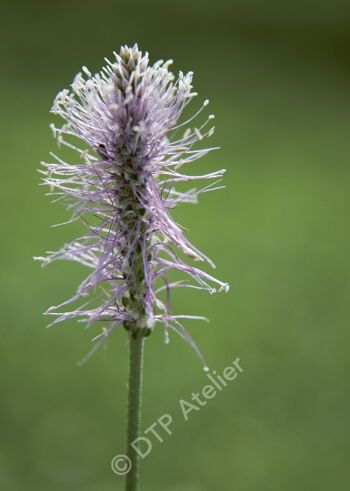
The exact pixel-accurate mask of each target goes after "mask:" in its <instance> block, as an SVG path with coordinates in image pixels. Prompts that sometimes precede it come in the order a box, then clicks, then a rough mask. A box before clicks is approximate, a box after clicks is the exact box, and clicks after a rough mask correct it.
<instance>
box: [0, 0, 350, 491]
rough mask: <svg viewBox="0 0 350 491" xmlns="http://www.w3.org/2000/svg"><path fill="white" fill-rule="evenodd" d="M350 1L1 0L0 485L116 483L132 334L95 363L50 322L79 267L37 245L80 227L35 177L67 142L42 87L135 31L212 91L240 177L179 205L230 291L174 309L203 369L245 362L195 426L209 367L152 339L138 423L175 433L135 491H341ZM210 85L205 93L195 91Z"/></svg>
mask: <svg viewBox="0 0 350 491" xmlns="http://www.w3.org/2000/svg"><path fill="white" fill-rule="evenodd" d="M348 5H349V4H348V2H345V1H344V2H341V1H339V0H335V1H333V2H330V1H329V2H320V1H312V0H305V1H304V2H303V3H301V2H300V4H299V7H298V6H297V5H295V6H291V5H290V4H289V3H287V2H273V1H270V0H267V1H265V2H259V1H258V0H252V1H243V0H241V1H239V0H232V1H230V0H216V1H215V2H214V1H201V2H199V1H192V0H187V1H185V0H178V1H176V2H164V1H163V2H162V1H160V0H158V1H149V2H147V1H143V2H138V1H133V2H121V1H113V2H112V1H105V0H101V1H97V0H95V1H92V0H85V1H78V0H75V1H70V2H68V1H65V0H63V1H61V2H47V1H46V2H44V1H42V2H39V1H32V0H29V1H22V2H19V1H16V0H14V1H11V2H7V3H6V2H5V3H4V2H3V3H2V7H1V24H2V25H1V30H0V31H1V33H0V36H1V43H0V45H1V50H2V54H1V79H0V84H1V123H0V124H1V137H2V153H1V158H2V168H1V184H0V186H1V193H0V199H1V213H2V219H1V222H2V233H1V242H0V250H1V261H2V265H1V279H2V281H1V311H2V322H1V338H0V389H1V401H0V424H1V433H0V489H1V490H4V491H5V490H6V491H7V490H9V491H16V490H21V491H22V490H26V491H31V490H45V491H46V490H50V491H62V490H65V491H73V490H74V491H75V490H84V491H96V490H98V491H112V490H122V489H123V480H122V478H120V477H118V476H115V475H114V474H113V473H112V472H111V470H110V460H111V458H112V456H113V455H115V454H118V453H121V452H123V450H124V433H125V398H126V376H127V343H126V337H125V335H124V333H123V332H122V331H120V332H116V333H115V335H114V336H112V338H111V340H110V342H109V344H108V346H107V348H106V349H102V350H101V351H99V352H98V353H97V354H96V355H95V356H93V357H92V358H91V359H90V360H89V361H88V362H87V363H86V364H85V365H83V367H81V368H78V367H77V362H78V361H79V360H80V359H81V358H82V357H83V356H84V355H85V354H86V352H87V351H88V350H89V347H90V339H91V337H92V335H93V333H92V332H89V331H84V330H82V328H81V326H80V325H77V324H76V323H74V322H67V323H65V324H61V325H60V326H59V327H57V328H55V329H52V330H46V329H44V326H45V323H46V320H47V319H45V318H44V317H43V316H42V314H41V313H42V312H43V311H44V310H45V309H46V308H47V307H48V306H50V305H53V304H57V303H59V302H60V301H62V300H63V299H65V298H66V297H67V296H69V295H70V294H71V293H73V291H74V288H75V286H76V285H77V283H78V282H79V281H80V280H81V279H82V278H83V277H84V274H85V273H86V271H85V270H84V269H83V268H80V267H78V266H75V265H72V264H63V263H56V264H54V265H52V266H51V267H49V268H47V269H43V270H42V269H41V268H40V267H39V265H38V263H34V262H33V261H32V259H31V258H32V256H34V255H41V254H42V253H43V252H44V251H45V250H50V249H51V250H53V249H55V248H57V247H59V245H60V244H62V243H63V242H65V241H68V240H70V239H71V238H73V237H74V227H66V228H58V229H52V228H50V225H51V224H53V223H57V222H59V221H62V219H64V217H65V216H66V215H65V213H64V211H63V209H62V208H61V207H60V206H59V205H51V204H49V199H48V198H47V197H45V196H44V192H45V190H44V188H42V187H39V186H38V183H39V175H38V174H37V172H36V169H37V168H38V162H39V161H40V160H47V159H49V156H48V152H49V151H50V150H55V142H54V140H53V139H52V137H51V133H50V130H49V128H48V125H49V123H50V122H52V118H51V116H50V115H49V109H50V106H51V102H52V100H53V98H54V96H55V94H56V93H57V91H58V90H60V89H62V88H64V87H66V86H68V85H69V83H70V82H71V81H72V79H73V77H74V75H75V74H76V72H78V71H79V69H80V67H81V66H82V65H87V66H88V67H89V68H90V69H92V71H95V70H97V69H99V67H100V66H101V64H102V62H103V57H104V56H107V57H110V56H111V53H112V51H113V50H115V49H118V47H119V46H120V45H121V44H124V43H134V42H135V41H137V42H138V43H139V45H140V47H141V48H142V49H144V50H147V51H149V52H150V54H151V58H152V60H154V61H155V60H157V59H158V58H173V59H174V60H175V65H174V69H175V70H184V71H187V70H193V71H194V72H195V89H196V90H197V91H198V92H199V93H200V97H202V98H203V99H204V98H207V97H208V98H209V99H210V100H211V105H210V112H213V113H215V114H216V118H217V119H216V125H217V132H216V135H215V136H214V139H213V140H212V142H213V143H214V144H217V145H220V146H221V147H222V150H221V151H220V152H216V153H215V154H214V153H213V154H211V155H210V156H208V157H206V158H205V159H204V160H203V161H202V162H201V163H197V164H196V165H197V166H198V165H200V166H201V168H202V169H203V170H207V169H208V170H209V169H210V170H212V169H216V168H220V167H226V168H227V169H228V172H227V174H226V176H225V184H226V186H227V189H226V190H224V191H218V192H216V193H209V194H207V195H203V197H202V199H201V202H200V204H199V205H198V206H196V207H193V206H191V205H185V206H183V208H182V209H179V210H177V212H176V214H175V215H176V219H177V220H178V221H179V222H181V223H183V224H184V225H185V226H187V227H188V228H189V229H190V232H189V237H190V238H191V239H193V241H194V242H195V243H196V244H197V245H198V246H199V247H200V248H201V249H202V250H203V251H204V252H205V253H207V254H208V255H209V256H210V257H212V258H213V259H214V261H215V262H216V264H217V275H218V276H219V277H221V278H223V279H225V280H227V281H229V282H230V284H231V290H230V293H229V294H227V295H225V294H221V295H217V296H205V294H204V293H198V292H193V293H191V292H190V294H188V295H185V294H182V293H181V292H179V293H178V294H177V295H175V296H174V310H176V311H178V312H187V313H194V314H196V313H198V314H203V315H207V316H208V317H210V319H211V324H209V325H206V324H201V323H197V324H195V323H190V322H188V323H187V324H186V327H188V328H189V330H190V332H191V333H192V334H193V336H194V337H195V339H196V340H197V342H198V344H199V345H200V347H201V349H202V351H203V353H204V354H205V357H206V359H207V361H208V363H209V365H210V367H211V368H212V369H215V370H217V371H218V372H219V371H221V370H223V369H224V368H225V367H226V366H227V365H229V364H230V363H231V362H232V360H233V359H234V358H236V357H239V358H240V359H241V364H242V366H243V368H244V373H243V374H242V375H241V376H240V377H239V378H238V379H237V380H236V381H234V382H233V383H232V384H231V385H230V386H229V387H228V388H227V389H225V391H222V392H221V393H220V394H218V395H217V397H216V398H215V399H213V400H212V401H210V403H208V405H207V406H206V407H204V408H203V409H202V410H201V411H200V412H198V413H195V414H194V413H192V414H191V418H190V421H188V422H187V423H185V422H184V421H183V419H181V415H180V412H179V402H178V401H179V399H181V398H182V399H187V400H189V399H190V394H191V392H193V391H198V390H200V389H201V388H202V387H203V385H204V384H205V380H206V377H205V375H204V374H203V372H202V370H201V365H200V363H199V361H198V359H197V358H196V356H195V354H194V353H193V352H192V351H191V349H190V348H189V347H188V346H187V345H186V344H184V343H183V342H182V341H181V340H179V339H176V338H174V336H172V339H171V343H170V345H168V346H165V345H164V344H163V337H162V333H161V332H160V331H159V332H155V333H154V335H152V337H151V338H150V339H149V340H148V342H147V346H146V356H145V374H144V378H145V383H144V418H143V421H144V427H147V426H148V425H150V424H151V423H153V422H154V421H155V420H156V419H157V418H158V417H159V416H161V415H162V414H163V413H170V414H171V415H172V416H173V418H174V424H173V426H172V431H173V434H172V436H171V437H169V438H168V439H166V441H165V442H164V443H163V444H160V443H157V442H154V450H153V452H152V453H151V455H150V456H149V457H148V458H147V459H146V460H145V461H144V462H143V464H142V476H143V484H142V491H253V490H254V491H256V490H259V491H280V490H282V489H283V490H284V491H295V490H300V491H313V490H317V491H329V490H330V489H336V490H337V491H343V490H344V491H345V490H348V489H349V488H350V470H349V450H350V448H349V447H350V445H349V437H350V434H349V433H350V432H349V429H350V428H349V418H348V413H349V393H348V390H349V389H348V386H349V383H348V377H349V368H350V359H349V337H350V336H349V329H348V328H349V304H350V302H349V292H350V289H349V280H350V277H349V276H350V275H349V272H350V269H349V253H348V251H349V245H350V244H349V242H350V240H349V239H350V235H349V227H348V215H349V204H350V203H349V201H350V200H349V177H350V169H349V152H350V142H349V136H348V135H349V130H350V91H349V75H350V64H349V51H350V32H349V28H350V11H349V8H348V7H347V6H348ZM196 104H199V101H196V103H194V108H195V107H197V106H196Z"/></svg>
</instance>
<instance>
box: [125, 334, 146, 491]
mask: <svg viewBox="0 0 350 491" xmlns="http://www.w3.org/2000/svg"><path fill="white" fill-rule="evenodd" d="M143 343H144V337H143V333H142V329H138V330H137V331H136V332H135V334H133V335H130V358H129V396H128V427H127V448H126V454H127V456H128V457H129V459H130V462H131V469H130V471H129V473H128V474H127V475H126V482H125V490H126V491H138V489H139V467H140V457H139V455H138V454H137V452H136V451H135V449H134V448H133V447H132V445H131V444H132V443H133V442H134V441H135V440H136V438H137V437H138V436H139V433H140V425H141V392H142V363H143Z"/></svg>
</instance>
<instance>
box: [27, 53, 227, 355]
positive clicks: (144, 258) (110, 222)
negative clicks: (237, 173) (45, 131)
mask: <svg viewBox="0 0 350 491" xmlns="http://www.w3.org/2000/svg"><path fill="white" fill-rule="evenodd" d="M114 56H115V59H114V60H113V61H109V60H106V66H104V67H103V69H102V70H101V72H99V73H97V74H96V75H94V76H92V74H91V73H90V71H89V70H88V69H87V68H86V67H83V69H82V73H79V74H78V75H77V76H76V77H75V79H74V82H73V83H72V86H71V87H72V89H71V90H63V91H62V92H60V93H59V94H58V95H57V97H56V99H55V102H54V104H53V108H52V112H53V113H54V114H56V115H59V116H61V117H62V118H63V119H64V120H65V124H64V125H63V126H62V127H61V128H56V127H54V126H52V129H53V132H54V135H55V136H56V138H57V140H58V142H59V143H61V144H63V145H65V146H67V147H69V148H71V149H73V150H75V151H76V152H77V161H76V162H74V163H67V162H65V161H63V160H62V159H61V158H60V157H58V156H56V155H55V154H51V155H52V156H53V159H54V162H51V163H43V166H44V167H45V170H44V171H42V173H43V174H44V178H43V182H44V183H45V184H47V185H48V186H49V187H50V189H51V193H49V194H51V195H55V196H57V197H58V198H59V199H61V200H64V202H65V203H66V205H67V207H68V209H69V210H70V212H71V213H72V215H71V218H70V220H69V221H70V222H72V221H75V220H83V222H84V224H85V225H86V233H84V235H83V236H81V237H79V238H77V239H75V240H73V241H72V242H70V243H68V244H65V245H64V246H63V247H62V248H61V249H60V250H58V251H57V252H49V253H48V254H47V256H46V257H45V258H42V257H40V258H36V259H39V260H41V261H42V263H43V265H46V264H48V263H51V262H53V261H56V260H58V259H64V260H69V261H75V262H78V263H80V264H83V265H84V266H87V267H88V268H90V269H91V273H90V274H89V275H88V276H87V277H86V279H84V281H83V282H82V283H81V284H80V286H79V288H78V289H77V291H76V293H75V294H74V295H73V297H72V298H70V299H69V300H67V301H65V302H64V303H62V304H61V305H59V306H56V307H52V308H51V309H49V310H48V314H50V315H54V316H56V319H55V320H54V322H53V323H52V324H56V323H58V322H60V321H63V320H65V319H70V318H77V319H79V320H80V321H81V322H85V323H87V325H91V324H92V323H94V322H96V321H103V322H104V323H105V327H104V328H103V329H102V332H101V333H100V334H99V335H98V336H97V337H96V338H94V339H99V340H102V339H103V338H104V337H105V336H107V335H108V334H109V333H110V332H111V331H112V330H114V329H115V328H116V327H117V326H121V325H122V326H124V327H125V329H127V330H128V331H129V332H130V334H131V335H133V336H135V335H136V334H137V333H138V332H140V331H142V334H143V336H146V335H148V334H150V332H151V330H152V329H153V327H154V325H155V324H157V323H160V324H161V325H163V327H164V332H165V336H166V340H168V330H169V329H172V330H174V331H176V332H177V333H178V334H180V336H182V337H183V338H184V339H185V340H187V341H188V342H189V343H190V344H191V345H192V346H193V347H194V348H195V349H196V351H197V352H198V349H197V347H196V345H195V344H194V341H193V340H192V338H191V337H190V335H189V334H188V333H187V331H186V330H185V329H184V327H183V325H182V319H186V318H191V319H202V317H200V316H189V315H173V314H172V312H171V310H170V305H169V295H170V291H171V290H172V289H173V288H179V287H183V288H199V289H202V290H206V291H207V292H209V293H214V292H215V291H218V290H219V291H220V290H225V291H227V290H228V285H227V284H226V283H223V282H221V281H219V280H217V279H215V278H214V277H213V276H211V275H209V274H208V273H206V272H204V271H202V270H201V269H199V268H197V267H195V266H193V265H192V264H188V263H187V262H185V261H184V260H183V259H182V258H181V257H180V256H182V255H184V256H187V257H188V258H190V259H191V260H192V259H193V260H197V261H205V262H207V263H209V264H210V265H211V266H213V263H212V262H211V261H210V260H209V259H208V258H207V257H206V256H205V255H204V254H203V253H201V252H200V251H199V250H198V249H197V248H196V247H195V246H194V245H193V244H191V242H190V241H189V240H188V239H187V238H186V237H185V236H184V234H183V231H182V230H181V228H180V227H179V226H178V225H177V224H176V223H175V222H174V220H173V219H172V217H171V215H170V209H171V208H173V207H175V206H176V205H178V204H180V203H185V202H191V203H195V202H196V201H197V197H198V196H199V195H200V194H201V193H205V192H208V191H211V190H213V189H217V188H218V187H219V186H217V183H218V181H220V179H221V177H222V175H223V173H224V170H219V171H217V172H212V173H209V174H204V175H187V174H183V173H181V172H180V169H181V168H182V167H183V166H186V165H187V164H190V163H191V162H193V161H195V160H197V159H198V158H200V157H202V156H204V155H205V154H207V153H208V152H209V151H211V150H213V149H214V148H204V149H196V148H195V147H194V145H195V144H196V143H197V142H198V141H201V140H203V139H204V138H206V137H209V136H210V135H212V133H213V131H214V128H212V127H211V126H210V122H211V120H212V119H213V116H211V115H210V116H209V117H207V119H206V120H205V121H204V123H203V124H201V125H200V126H199V127H198V128H194V129H191V128H187V129H186V130H185V131H184V133H183V134H182V136H178V135H179V130H180V131H181V133H182V130H181V128H183V127H185V126H187V125H188V124H189V123H190V122H191V121H192V120H193V119H194V118H196V117H197V116H198V115H199V114H200V113H201V111H202V110H203V109H204V108H205V107H206V106H207V104H208V101H205V102H204V103H203V105H202V107H201V108H200V110H199V111H197V112H196V113H195V114H194V115H193V116H192V117H191V118H190V119H188V120H187V121H185V122H183V123H181V124H178V120H179V118H180V116H181V114H182V112H183V110H184V108H185V107H186V106H187V105H188V104H189V102H190V101H191V100H192V98H193V97H194V96H195V95H196V94H195V93H194V92H192V73H191V72H190V73H188V74H186V75H185V74H183V73H182V72H180V73H179V76H178V78H177V79H175V77H174V75H173V73H172V72H171V71H170V70H169V66H170V65H171V61H166V62H164V61H158V62H156V63H155V64H154V65H150V64H149V60H148V54H147V53H145V54H143V53H142V52H141V51H140V50H139V49H138V47H137V45H135V46H134V47H132V48H128V47H126V46H125V47H122V48H121V50H120V53H119V54H117V53H114ZM67 137H68V139H67ZM70 137H75V138H73V140H72V139H70ZM76 139H79V140H80V141H81V143H82V147H83V148H80V147H78V146H77V145H76V143H75V141H76ZM86 147H87V148H86ZM198 179H204V180H210V181H211V183H210V184H209V185H206V186H204V187H202V188H201V189H192V190H190V191H185V192H180V191H178V190H175V188H174V185H175V184H176V183H181V182H187V181H193V180H198ZM93 217H94V218H93ZM96 219H97V220H96ZM179 252H180V253H182V254H179ZM170 270H176V271H179V272H181V273H185V274H186V275H188V276H189V278H190V279H191V281H192V282H188V281H175V282H170V281H169V280H168V279H167V275H168V272H169V271H170ZM161 282H162V284H160V283H161ZM162 291H165V295H164V294H163V295H164V297H165V298H163V297H162V294H161V292H162ZM85 297H88V298H87V299H86V300H87V301H86V300H85ZM82 299H83V302H82V305H79V306H78V307H77V308H74V309H73V310H71V311H68V312H62V311H61V309H62V307H66V306H67V305H68V304H71V303H73V302H76V301H79V300H80V301H81V300H82ZM91 304H92V305H91Z"/></svg>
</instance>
